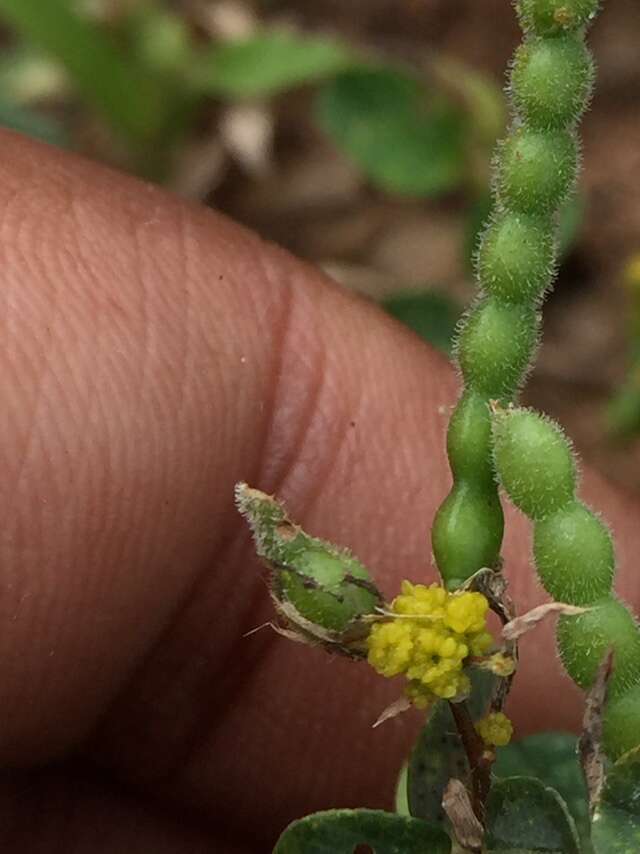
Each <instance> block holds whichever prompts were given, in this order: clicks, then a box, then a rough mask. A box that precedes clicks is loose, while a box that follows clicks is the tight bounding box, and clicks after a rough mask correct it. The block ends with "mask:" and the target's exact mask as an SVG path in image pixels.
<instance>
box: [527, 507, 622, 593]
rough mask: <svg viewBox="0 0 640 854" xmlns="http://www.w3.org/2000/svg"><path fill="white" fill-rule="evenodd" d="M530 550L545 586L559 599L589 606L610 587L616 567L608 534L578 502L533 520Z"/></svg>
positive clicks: (603, 525) (589, 511) (590, 512)
mask: <svg viewBox="0 0 640 854" xmlns="http://www.w3.org/2000/svg"><path fill="white" fill-rule="evenodd" d="M533 553H534V557H535V561H536V566H537V568H538V573H539V575H540V579H541V581H542V583H543V584H544V586H545V589H546V590H547V591H548V592H549V593H550V594H551V596H553V598H554V599H557V600H558V601H560V602H569V603H570V604H571V605H592V604H594V602H597V601H598V599H603V598H604V597H605V596H607V595H608V593H609V592H610V590H611V584H612V582H613V573H614V568H615V557H614V553H613V543H612V541H611V534H610V532H609V529H608V528H607V526H606V525H605V524H604V523H603V522H602V521H601V520H600V519H598V517H597V516H596V515H595V514H594V513H593V512H592V511H591V510H589V508H588V507H585V505H584V504H582V503H581V502H579V501H573V502H571V503H570V504H568V505H567V506H565V507H563V508H562V510H559V511H558V512H557V513H554V514H553V515H552V516H548V517H547V518H546V519H542V520H541V521H539V522H536V524H535V526H534V531H533Z"/></svg>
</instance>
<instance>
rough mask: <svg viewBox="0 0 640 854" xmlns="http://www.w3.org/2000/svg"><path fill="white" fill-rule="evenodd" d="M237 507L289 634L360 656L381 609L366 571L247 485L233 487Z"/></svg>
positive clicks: (272, 500)
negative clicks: (269, 577) (373, 618)
mask: <svg viewBox="0 0 640 854" xmlns="http://www.w3.org/2000/svg"><path fill="white" fill-rule="evenodd" d="M236 503H237V505H238V509H239V510H240V512H241V513H242V515H243V516H244V517H245V518H246V519H247V521H248V523H249V525H250V527H251V530H252V531H253V534H254V537H255V541H256V551H257V553H258V555H259V556H260V557H261V558H263V560H264V561H265V562H266V563H267V565H268V566H269V568H270V569H271V572H272V580H271V593H272V596H273V600H274V603H275V605H276V608H277V610H278V612H279V614H280V616H281V617H282V618H283V620H284V621H285V622H286V623H287V624H288V626H289V627H290V629H291V630H292V631H293V632H294V633H295V634H296V635H297V636H298V637H299V638H300V639H301V640H307V641H309V642H310V643H319V644H323V645H324V646H327V647H330V648H331V649H335V650H336V651H337V652H342V653H344V654H346V655H351V656H354V657H360V656H363V655H364V654H365V647H364V644H363V641H364V638H366V635H367V634H368V632H369V624H368V622H367V621H366V619H364V618H366V617H368V616H371V615H372V614H375V613H376V609H377V608H378V607H379V606H380V605H381V604H382V597H381V595H380V593H379V592H378V590H377V589H376V587H375V586H374V584H373V582H372V581H371V578H370V576H369V573H368V572H367V570H366V569H365V567H364V566H363V565H362V564H361V563H360V561H358V560H357V559H356V558H355V557H353V555H351V554H349V552H348V551H346V550H345V549H339V548H337V547H336V546H334V545H332V544H331V543H327V542H325V541H324V540H319V539H317V538H316V537H310V536H309V535H308V534H306V533H305V532H304V531H303V530H302V529H301V528H300V527H298V525H295V524H294V523H293V522H291V520H290V519H289V518H288V516H287V514H286V513H285V510H284V507H283V506H282V504H280V502H279V501H276V500H275V498H272V497H271V496H270V495H266V494H265V493H264V492H260V491H259V490H257V489H251V488H250V487H249V486H247V484H246V483H239V484H238V485H237V486H236Z"/></svg>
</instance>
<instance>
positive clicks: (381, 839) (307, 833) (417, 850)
mask: <svg viewBox="0 0 640 854" xmlns="http://www.w3.org/2000/svg"><path fill="white" fill-rule="evenodd" d="M358 845H368V846H369V847H370V848H371V850H372V851H373V852H374V854H449V852H450V851H451V842H450V840H449V837H448V836H447V835H446V833H444V831H442V830H440V828H438V827H434V826H433V825H429V824H427V823H426V822H424V821H418V819H415V818H408V817H406V816H400V815H395V814H394V813H387V812H381V811H379V810H366V809H362V810H329V811H328V812H318V813H314V814H313V815H309V816H307V817H306V818H302V819H300V820H299V821H294V822H293V824H290V825H289V827H288V828H287V829H286V830H285V832H284V833H283V834H282V836H281V837H280V839H279V840H278V842H277V844H276V847H275V848H274V849H273V854H353V852H354V849H355V848H356V846H358Z"/></svg>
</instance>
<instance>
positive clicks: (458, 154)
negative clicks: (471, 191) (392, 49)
mask: <svg viewBox="0 0 640 854" xmlns="http://www.w3.org/2000/svg"><path fill="white" fill-rule="evenodd" d="M317 118H318V122H319V124H320V126H321V128H322V129H323V130H324V131H325V132H326V133H327V134H328V135H329V136H330V137H331V139H333V141H334V142H335V144H336V145H337V146H338V147H339V148H341V149H342V150H343V151H345V153H346V154H347V155H348V156H349V157H350V158H351V159H352V160H353V161H354V162H355V163H356V164H357V165H358V166H359V167H360V169H361V170H362V171H363V173H364V174H365V175H366V176H367V177H368V178H369V179H370V180H371V181H372V182H373V183H374V184H375V185H377V186H378V187H380V188H381V189H383V190H386V191H388V192H392V193H399V194H401V195H406V196H437V195H439V194H441V193H445V192H447V191H449V190H452V189H453V188H454V187H456V186H457V185H458V184H459V183H460V181H461V178H462V175H463V170H464V123H463V121H462V119H461V116H460V113H459V112H458V111H456V110H455V109H454V108H453V107H452V106H451V105H450V104H449V103H447V102H443V101H441V100H440V101H435V100H433V99H432V100H431V101H430V102H429V101H428V99H427V98H426V94H425V92H424V91H423V89H422V87H421V85H420V83H419V82H418V81H417V80H415V79H413V78H412V77H409V76H407V75H405V74H401V73H400V72H397V71H392V70H389V69H381V68H358V69H351V70H350V71H345V72H344V73H343V74H340V75H339V76H338V77H336V79H335V80H333V81H331V82H330V83H328V84H326V85H325V86H324V88H323V89H322V90H321V92H320V94H319V97H318V103H317Z"/></svg>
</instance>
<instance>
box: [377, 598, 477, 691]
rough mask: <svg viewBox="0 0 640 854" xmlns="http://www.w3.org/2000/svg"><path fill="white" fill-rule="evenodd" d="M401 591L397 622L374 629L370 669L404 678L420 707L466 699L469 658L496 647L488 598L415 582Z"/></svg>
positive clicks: (394, 604) (393, 608)
mask: <svg viewBox="0 0 640 854" xmlns="http://www.w3.org/2000/svg"><path fill="white" fill-rule="evenodd" d="M401 591H402V592H401V594H400V596H397V597H396V598H395V599H394V600H393V602H392V603H391V612H392V614H393V618H392V619H390V620H388V621H386V622H381V623H376V624H374V626H373V627H372V629H371V633H370V635H369V639H368V645H369V657H368V658H369V664H371V666H372V667H373V668H374V669H375V670H377V672H378V673H380V674H382V676H398V675H399V674H401V673H404V674H405V675H406V676H407V678H408V679H409V685H408V687H407V695H408V696H409V698H410V699H411V700H412V701H413V703H414V704H415V705H416V706H418V708H425V707H426V706H428V705H430V704H431V703H432V702H433V701H434V700H435V699H437V698H438V697H443V698H446V699H453V698H455V697H460V696H464V695H466V694H467V693H468V691H469V678H468V676H467V675H466V674H465V673H464V672H463V669H462V668H463V664H464V661H465V659H466V658H467V657H468V656H469V655H483V654H484V653H486V652H487V650H488V649H489V648H490V647H491V646H492V645H493V638H492V637H491V635H490V634H489V632H488V631H487V612H488V610H489V603H488V602H487V600H486V598H485V597H484V596H483V595H482V594H481V593H468V592H467V593H449V592H448V591H446V590H445V589H444V588H443V587H439V586H438V585H437V584H433V585H431V586H430V587H425V586H424V585H422V584H411V583H410V582H409V581H403V582H402V588H401Z"/></svg>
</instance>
